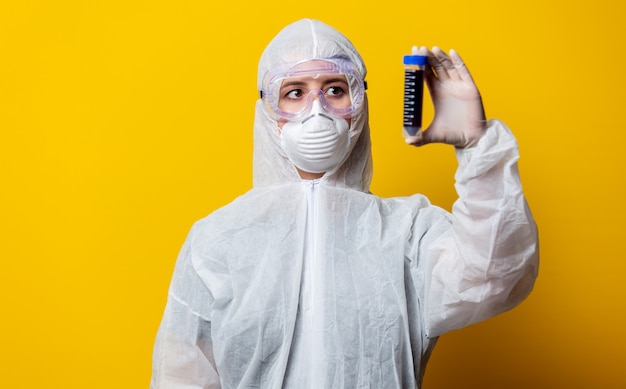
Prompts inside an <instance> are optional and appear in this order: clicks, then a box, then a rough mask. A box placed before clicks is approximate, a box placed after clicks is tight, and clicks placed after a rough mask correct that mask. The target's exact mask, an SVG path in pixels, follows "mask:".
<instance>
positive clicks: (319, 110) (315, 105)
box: [302, 92, 335, 124]
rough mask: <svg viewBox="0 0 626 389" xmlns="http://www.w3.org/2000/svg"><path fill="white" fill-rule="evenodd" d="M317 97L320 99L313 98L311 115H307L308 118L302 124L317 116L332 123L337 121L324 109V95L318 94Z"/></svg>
mask: <svg viewBox="0 0 626 389" xmlns="http://www.w3.org/2000/svg"><path fill="white" fill-rule="evenodd" d="M311 93H313V92H311ZM317 95H318V96H319V98H315V96H313V98H312V99H313V101H312V102H311V103H310V106H311V109H310V110H309V114H308V115H307V117H306V118H304V119H303V120H302V124H304V123H306V122H307V121H308V120H309V119H313V118H314V117H316V116H319V117H322V118H324V119H328V120H330V121H331V122H334V121H335V119H333V117H332V116H330V115H328V113H326V110H325V109H324V105H323V104H322V101H321V99H323V98H324V95H323V94H322V93H317ZM309 99H311V97H309Z"/></svg>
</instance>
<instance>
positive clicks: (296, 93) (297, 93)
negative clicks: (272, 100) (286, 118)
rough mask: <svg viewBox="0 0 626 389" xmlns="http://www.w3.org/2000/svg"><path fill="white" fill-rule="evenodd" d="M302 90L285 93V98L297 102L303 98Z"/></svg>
mask: <svg viewBox="0 0 626 389" xmlns="http://www.w3.org/2000/svg"><path fill="white" fill-rule="evenodd" d="M302 94H303V93H302V89H292V90H290V91H289V92H287V93H285V97H286V98H288V99H292V100H296V99H298V98H300V97H302Z"/></svg>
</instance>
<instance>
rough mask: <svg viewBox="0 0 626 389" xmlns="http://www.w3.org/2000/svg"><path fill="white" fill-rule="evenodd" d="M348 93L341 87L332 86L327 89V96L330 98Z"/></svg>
mask: <svg viewBox="0 0 626 389" xmlns="http://www.w3.org/2000/svg"><path fill="white" fill-rule="evenodd" d="M345 93H346V91H345V90H344V89H343V88H342V87H340V86H331V87H330V88H328V89H326V94H327V95H329V96H336V97H339V96H343V95H344V94H345Z"/></svg>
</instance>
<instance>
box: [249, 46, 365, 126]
mask: <svg viewBox="0 0 626 389" xmlns="http://www.w3.org/2000/svg"><path fill="white" fill-rule="evenodd" d="M366 88H367V84H366V82H365V80H363V76H361V74H360V73H359V71H358V69H357V68H356V66H355V65H354V64H353V63H352V62H350V61H348V60H345V59H337V58H333V59H324V60H309V61H304V62H299V63H290V64H285V65H284V66H281V67H280V68H278V69H274V70H272V71H269V72H268V73H267V74H266V75H265V77H264V78H263V88H262V89H261V91H260V92H261V98H262V99H263V101H264V103H265V106H266V107H267V110H268V112H269V113H270V114H271V115H272V116H273V117H274V118H276V119H280V118H283V119H287V120H299V119H302V118H304V117H306V116H307V114H308V112H309V111H310V110H311V105H312V104H313V101H314V100H315V99H318V100H319V102H320V103H321V105H322V107H323V108H324V110H326V111H327V112H329V113H331V114H334V115H336V116H341V117H346V118H347V117H351V116H353V115H354V114H356V113H357V112H359V110H360V109H361V106H362V105H363V99H364V95H365V89H366Z"/></svg>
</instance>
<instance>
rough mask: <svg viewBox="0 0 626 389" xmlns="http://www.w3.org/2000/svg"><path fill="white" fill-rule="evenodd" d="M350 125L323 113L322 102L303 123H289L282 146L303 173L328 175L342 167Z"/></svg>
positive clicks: (337, 117) (283, 130) (284, 129)
mask: <svg viewBox="0 0 626 389" xmlns="http://www.w3.org/2000/svg"><path fill="white" fill-rule="evenodd" d="M349 128H350V124H349V123H348V121H347V120H346V119H344V118H342V117H340V116H336V115H333V114H330V113H328V112H326V111H325V110H324V108H323V107H322V104H321V103H320V102H319V100H315V101H313V103H312V105H311V111H310V112H309V115H307V116H306V117H305V118H304V119H302V120H297V121H288V122H287V123H285V124H284V125H283V128H282V131H281V136H280V139H281V147H282V148H283V150H284V151H285V154H287V157H289V160H291V162H292V163H293V164H294V165H296V167H298V168H299V169H300V170H303V171H305V172H309V173H325V172H329V171H332V170H334V169H336V168H338V167H339V165H340V164H341V163H342V162H343V161H344V159H345V157H346V156H347V154H348V152H349V145H350V141H349V140H350V139H349V138H350V137H349V131H348V130H349Z"/></svg>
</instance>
